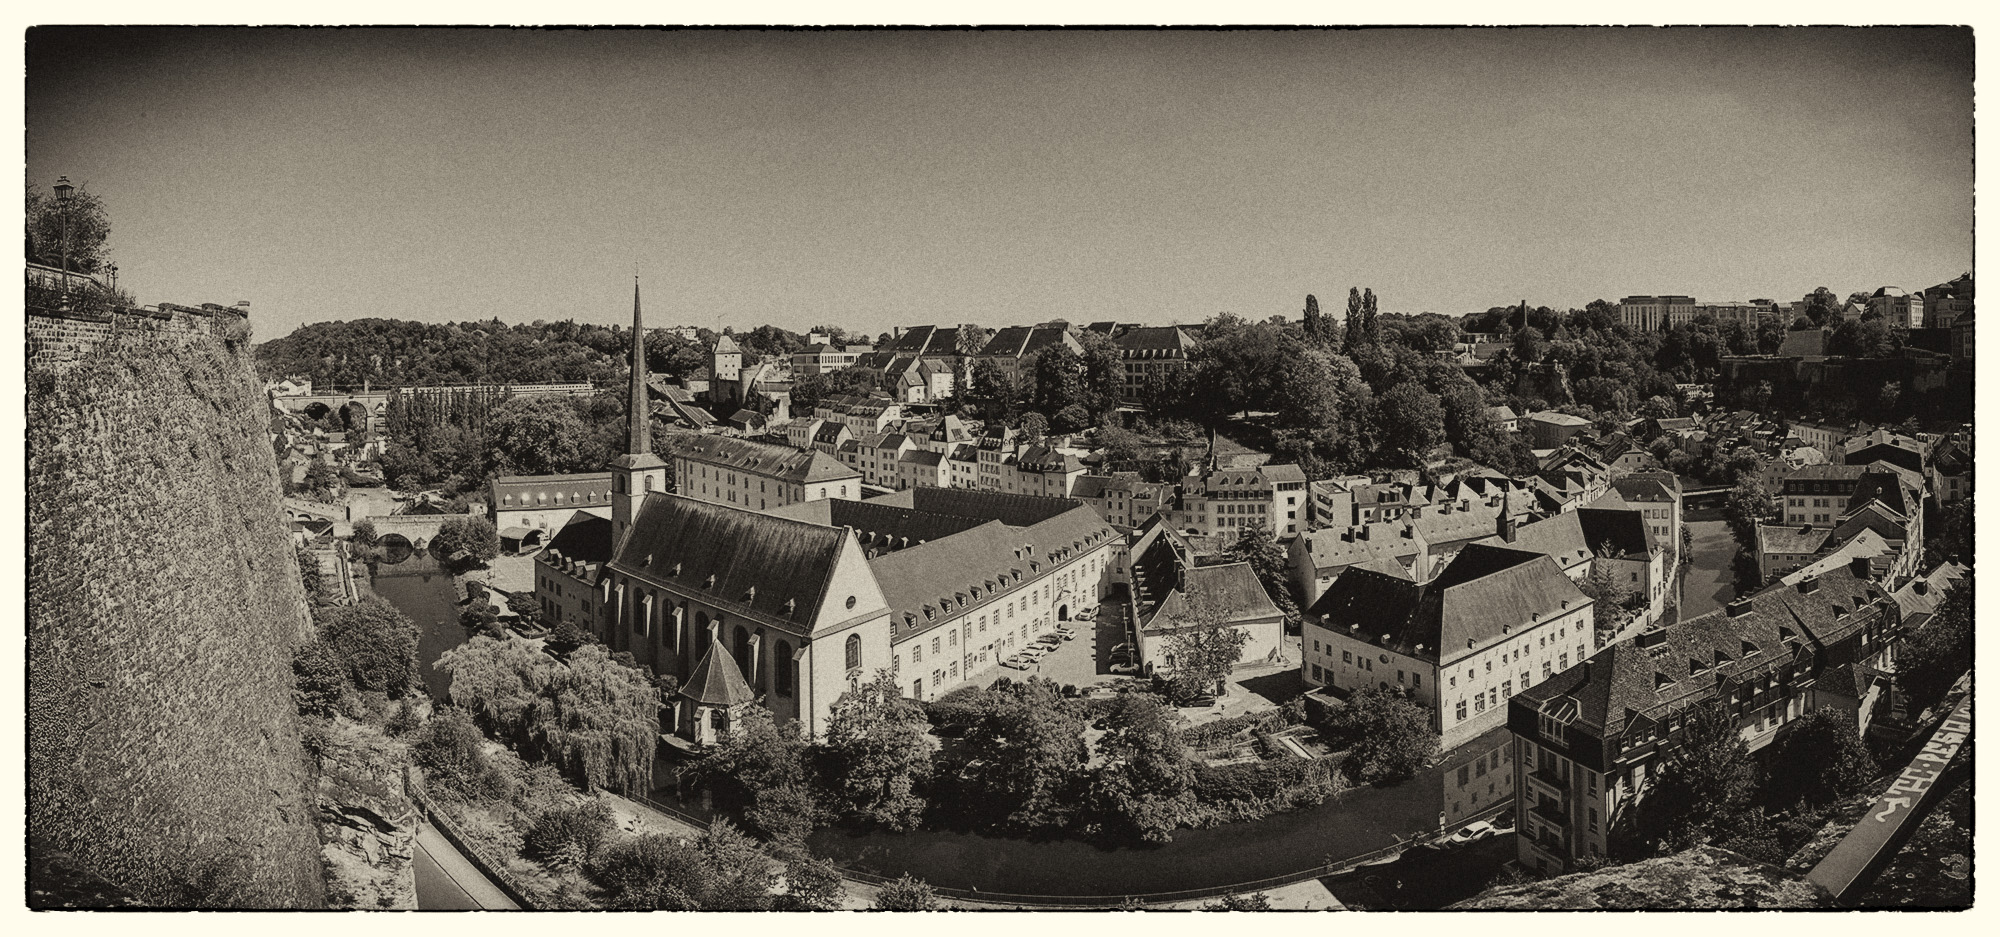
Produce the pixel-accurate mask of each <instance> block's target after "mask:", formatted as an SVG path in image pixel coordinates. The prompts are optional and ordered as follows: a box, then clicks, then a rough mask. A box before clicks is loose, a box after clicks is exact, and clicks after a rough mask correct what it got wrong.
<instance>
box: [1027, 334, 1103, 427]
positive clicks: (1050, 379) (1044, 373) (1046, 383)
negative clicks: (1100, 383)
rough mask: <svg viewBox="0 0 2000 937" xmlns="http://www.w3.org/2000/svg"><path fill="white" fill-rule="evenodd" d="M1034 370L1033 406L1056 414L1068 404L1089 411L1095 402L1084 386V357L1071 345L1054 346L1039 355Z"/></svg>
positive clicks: (1041, 411) (1045, 412)
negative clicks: (1073, 349)
mask: <svg viewBox="0 0 2000 937" xmlns="http://www.w3.org/2000/svg"><path fill="white" fill-rule="evenodd" d="M1033 373H1034V376H1035V402H1034V408H1035V410H1036V411H1038V412H1040V413H1042V414H1044V415H1048V416H1053V415H1054V414H1057V413H1061V412H1062V411H1063V410H1064V409H1065V408H1068V407H1082V408H1084V409H1085V410H1086V411H1087V410H1088V405H1089V404H1090V403H1092V402H1093V401H1092V399H1091V395H1090V394H1089V392H1088V391H1087V390H1086V388H1085V386H1084V381H1083V359H1081V358H1078V357H1077V356H1076V352H1073V351H1071V350H1069V346H1068V345H1055V346H1051V347H1049V348H1047V349H1044V350H1043V351H1042V352H1041V353H1040V354H1038V355H1036V356H1035V366H1034V370H1033ZM1085 422H1088V418H1087V417H1086V420H1085Z"/></svg>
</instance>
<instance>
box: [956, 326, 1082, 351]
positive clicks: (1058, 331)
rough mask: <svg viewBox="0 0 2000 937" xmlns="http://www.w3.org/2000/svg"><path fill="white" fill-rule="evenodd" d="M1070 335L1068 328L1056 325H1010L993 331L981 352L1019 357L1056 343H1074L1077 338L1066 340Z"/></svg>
mask: <svg viewBox="0 0 2000 937" xmlns="http://www.w3.org/2000/svg"><path fill="white" fill-rule="evenodd" d="M1068 336H1069V330H1068V329H1063V328H1058V327H1055V326H1039V325H1010V326H1008V327H1006V328H1004V329H1001V330H1000V331H998V332H995V333H993V337H992V338H991V339H988V340H987V342H986V347H985V348H982V349H980V351H979V354H980V356H981V357H1003V358H1019V357H1021V356H1023V355H1032V354H1035V353H1036V352H1039V351H1041V350H1042V349H1044V348H1049V347H1052V346H1055V345H1074V344H1075V339H1069V340H1068V341H1065V339H1068ZM1072 350H1074V349H1072Z"/></svg>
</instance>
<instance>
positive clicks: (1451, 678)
mask: <svg viewBox="0 0 2000 937" xmlns="http://www.w3.org/2000/svg"><path fill="white" fill-rule="evenodd" d="M1445 679H1446V680H1450V681H1451V683H1450V685H1451V686H1457V685H1458V678H1457V677H1446V678H1445Z"/></svg>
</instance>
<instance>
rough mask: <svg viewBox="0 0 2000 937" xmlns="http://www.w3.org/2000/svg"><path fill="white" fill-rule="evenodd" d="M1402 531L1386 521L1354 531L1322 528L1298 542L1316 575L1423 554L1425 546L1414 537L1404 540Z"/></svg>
mask: <svg viewBox="0 0 2000 937" xmlns="http://www.w3.org/2000/svg"><path fill="white" fill-rule="evenodd" d="M1405 529H1407V528H1406V527H1405V526H1404V525H1403V524H1402V523H1401V522H1397V521H1385V522H1381V523H1375V524H1360V525H1356V526H1353V527H1324V528H1321V529H1319V530H1314V531H1308V532H1306V533H1304V534H1301V535H1300V538H1301V539H1302V540H1304V548H1305V551H1306V557H1307V559H1309V560H1310V561H1311V562H1312V564H1313V567H1314V569H1315V571H1317V570H1321V569H1333V568H1337V567H1345V566H1354V565H1357V564H1361V563H1367V562H1369V561H1370V560H1375V559H1388V560H1390V561H1391V562H1395V559H1394V558H1395V557H1414V556H1416V555H1417V554H1418V553H1420V552H1422V551H1423V550H1424V546H1425V545H1424V543H1423V541H1421V540H1418V539H1416V538H1414V537H1405V536H1403V531H1404V530H1405ZM1364 535H1365V536H1364ZM1398 565H1399V566H1400V565H1401V564H1400V563H1398Z"/></svg>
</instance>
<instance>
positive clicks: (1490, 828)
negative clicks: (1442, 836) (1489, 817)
mask: <svg viewBox="0 0 2000 937" xmlns="http://www.w3.org/2000/svg"><path fill="white" fill-rule="evenodd" d="M1499 834H1500V830H1499V829H1498V828H1496V827H1495V826H1494V825H1493V824H1491V823H1488V822H1486V821H1485V820H1481V821H1479V822H1477V823H1469V824H1466V826H1465V828H1464V829H1461V830H1459V831H1458V832H1456V833H1453V834H1451V836H1449V837H1447V841H1449V842H1451V843H1453V844H1455V845H1460V846H1463V845H1465V844H1466V843H1472V842H1478V841H1479V840H1482V839H1485V838H1487V837H1489V836H1498V835H1499Z"/></svg>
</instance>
